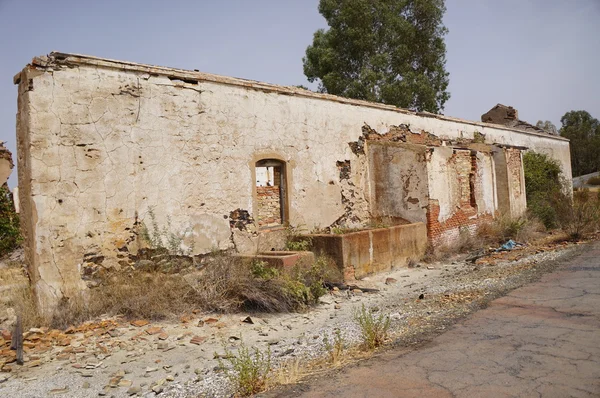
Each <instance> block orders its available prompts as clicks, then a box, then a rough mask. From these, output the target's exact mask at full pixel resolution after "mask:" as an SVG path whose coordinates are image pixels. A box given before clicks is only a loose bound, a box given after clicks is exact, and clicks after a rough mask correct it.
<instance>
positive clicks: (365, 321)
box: [354, 304, 390, 350]
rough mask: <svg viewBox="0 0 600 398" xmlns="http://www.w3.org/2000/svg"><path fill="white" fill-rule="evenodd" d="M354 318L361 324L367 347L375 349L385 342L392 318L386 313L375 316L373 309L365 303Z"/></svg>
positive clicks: (363, 339)
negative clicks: (368, 307) (366, 306)
mask: <svg viewBox="0 0 600 398" xmlns="http://www.w3.org/2000/svg"><path fill="white" fill-rule="evenodd" d="M354 319H355V321H356V322H357V323H358V326H360V332H361V338H362V341H363V347H364V348H365V349H367V350H374V349H375V348H377V347H380V346H381V345H383V343H385V340H386V338H387V334H388V331H389V329H390V318H389V317H388V316H386V315H384V314H379V315H377V316H375V315H374V314H373V311H372V310H369V309H367V308H365V305H364V304H363V305H362V307H361V309H360V310H358V311H357V312H356V313H355V314H354Z"/></svg>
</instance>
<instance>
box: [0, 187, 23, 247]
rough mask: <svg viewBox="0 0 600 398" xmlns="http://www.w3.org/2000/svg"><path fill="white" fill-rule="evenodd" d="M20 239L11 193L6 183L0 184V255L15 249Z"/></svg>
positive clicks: (17, 217) (17, 219) (17, 218)
mask: <svg viewBox="0 0 600 398" xmlns="http://www.w3.org/2000/svg"><path fill="white" fill-rule="evenodd" d="M21 241H22V238H21V232H20V231H19V215H18V214H17V213H16V212H15V205H14V202H13V198H12V194H11V193H10V191H9V190H8V187H7V186H6V185H3V186H0V257H1V256H3V255H5V254H7V253H10V252H11V251H13V250H14V249H16V248H17V247H18V246H19V245H20V244H21Z"/></svg>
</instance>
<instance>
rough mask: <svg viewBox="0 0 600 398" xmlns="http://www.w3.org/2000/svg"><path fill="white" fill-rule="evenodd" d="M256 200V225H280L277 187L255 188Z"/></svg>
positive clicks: (279, 201) (279, 204)
mask: <svg viewBox="0 0 600 398" xmlns="http://www.w3.org/2000/svg"><path fill="white" fill-rule="evenodd" d="M256 197H257V198H258V225H259V226H260V227H263V226H272V225H281V224H282V221H281V194H280V190H279V186H277V185H276V186H273V187H256Z"/></svg>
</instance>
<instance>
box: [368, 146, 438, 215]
mask: <svg viewBox="0 0 600 398" xmlns="http://www.w3.org/2000/svg"><path fill="white" fill-rule="evenodd" d="M366 148H367V153H368V156H369V177H370V178H369V179H370V181H371V201H370V204H371V213H372V215H373V216H374V217H376V218H383V219H390V218H391V219H401V220H406V221H409V222H425V221H426V219H427V217H426V208H427V205H428V202H429V192H428V188H429V187H428V182H427V165H426V162H425V159H426V157H427V152H428V151H429V149H428V148H427V147H426V146H423V145H414V144H405V143H399V142H385V141H367V146H366Z"/></svg>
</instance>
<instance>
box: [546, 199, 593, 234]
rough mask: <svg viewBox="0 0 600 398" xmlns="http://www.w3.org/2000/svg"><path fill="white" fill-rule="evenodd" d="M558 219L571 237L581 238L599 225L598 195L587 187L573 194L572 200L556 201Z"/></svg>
mask: <svg viewBox="0 0 600 398" xmlns="http://www.w3.org/2000/svg"><path fill="white" fill-rule="evenodd" d="M556 210H557V214H558V221H559V223H560V226H561V228H562V229H563V230H564V231H565V232H566V233H568V234H569V236H570V237H571V238H572V239H579V238H582V237H583V236H584V235H585V234H587V233H588V232H593V231H594V230H595V229H596V228H598V227H600V197H598V196H597V195H591V194H590V192H589V190H588V189H583V190H580V191H577V192H574V194H573V201H570V200H569V201H563V202H559V203H557V209H556Z"/></svg>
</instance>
